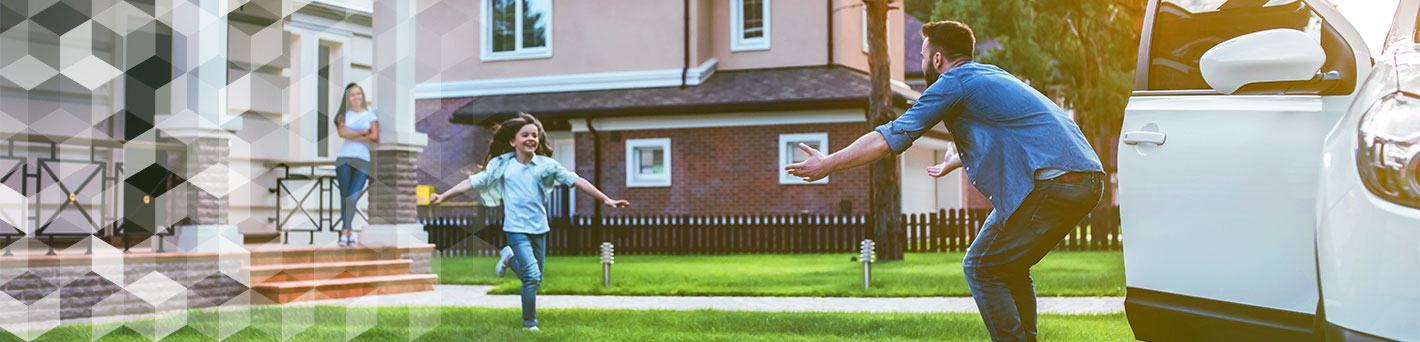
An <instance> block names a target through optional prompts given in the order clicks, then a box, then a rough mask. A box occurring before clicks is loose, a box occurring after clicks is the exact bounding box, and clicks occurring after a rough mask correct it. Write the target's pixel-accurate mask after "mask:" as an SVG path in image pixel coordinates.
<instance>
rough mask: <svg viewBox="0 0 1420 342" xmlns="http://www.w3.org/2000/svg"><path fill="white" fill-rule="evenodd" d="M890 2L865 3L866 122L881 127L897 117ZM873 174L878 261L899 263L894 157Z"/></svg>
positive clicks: (899, 226) (900, 231) (899, 197)
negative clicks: (869, 83) (868, 81)
mask: <svg viewBox="0 0 1420 342" xmlns="http://www.w3.org/2000/svg"><path fill="white" fill-rule="evenodd" d="M889 1H890V0H864V1H863V3H864V4H865V5H867V6H868V69H869V73H868V74H869V76H870V77H871V79H872V91H871V93H870V94H869V95H868V113H867V114H868V123H870V124H871V125H873V126H878V125H882V124H884V123H887V122H888V121H892V119H893V118H894V117H895V116H896V113H895V112H894V110H893V107H892V88H891V86H890V83H889V81H890V80H891V79H892V71H891V70H892V69H891V68H890V67H889V66H890V63H891V62H890V61H889V58H888V51H887V11H888V2H889ZM869 171H870V173H871V175H872V182H871V186H872V189H873V190H872V191H873V196H872V204H873V231H874V233H875V235H876V242H877V256H878V260H880V261H893V260H902V253H903V247H904V245H906V242H907V241H906V236H905V234H903V226H902V194H901V193H900V191H901V189H902V186H901V184H900V180H899V179H898V175H899V172H898V164H897V155H896V154H892V155H889V156H888V157H885V158H881V159H878V160H877V161H874V162H873V164H872V165H871V166H870V167H869Z"/></svg>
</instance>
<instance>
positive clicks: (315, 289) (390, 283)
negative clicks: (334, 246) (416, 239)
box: [253, 274, 439, 303]
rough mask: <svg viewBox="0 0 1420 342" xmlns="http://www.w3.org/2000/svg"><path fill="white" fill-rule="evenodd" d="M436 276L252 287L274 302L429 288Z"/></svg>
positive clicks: (356, 279)
mask: <svg viewBox="0 0 1420 342" xmlns="http://www.w3.org/2000/svg"><path fill="white" fill-rule="evenodd" d="M438 277H439V276H437V275H433V274H400V275H386V276H371V277H354V278H336V279H325V280H302V281H281V282H263V283H260V284H257V285H256V286H255V287H253V288H254V289H255V290H256V292H257V293H260V294H262V295H263V296H265V297H266V298H269V299H271V300H273V301H275V302H277V303H290V302H297V301H310V300H322V299H335V298H349V297H359V296H364V295H370V294H395V293H406V292H419V291H432V290H434V281H435V279H437V278H438ZM376 290H378V291H379V293H374V292H376Z"/></svg>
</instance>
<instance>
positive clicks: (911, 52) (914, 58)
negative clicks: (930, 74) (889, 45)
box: [902, 14, 922, 77]
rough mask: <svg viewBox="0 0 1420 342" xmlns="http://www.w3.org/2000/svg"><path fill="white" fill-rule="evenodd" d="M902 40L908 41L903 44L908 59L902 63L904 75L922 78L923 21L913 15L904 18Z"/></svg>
mask: <svg viewBox="0 0 1420 342" xmlns="http://www.w3.org/2000/svg"><path fill="white" fill-rule="evenodd" d="M902 21H903V24H902V26H903V28H902V29H903V30H905V32H903V33H902V38H903V40H904V41H906V43H905V44H902V48H903V52H904V53H903V55H904V56H906V57H907V58H906V59H905V60H904V61H903V62H902V65H903V66H904V68H902V73H903V74H904V75H907V76H919V77H920V76H922V21H921V20H917V18H916V17H913V16H912V15H911V14H908V15H906V16H905V18H903V20H902Z"/></svg>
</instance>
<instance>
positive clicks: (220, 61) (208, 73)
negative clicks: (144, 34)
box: [157, 0, 243, 253]
mask: <svg viewBox="0 0 1420 342" xmlns="http://www.w3.org/2000/svg"><path fill="white" fill-rule="evenodd" d="M172 6H173V7H172V11H171V12H170V14H169V15H170V16H171V17H170V18H166V19H168V20H170V22H171V23H172V28H173V37H172V42H173V57H172V66H173V76H174V79H173V81H172V82H171V83H169V84H168V86H167V87H168V90H169V91H168V94H169V96H170V98H171V104H172V112H171V113H168V114H166V115H159V116H158V118H157V127H158V129H159V130H160V131H162V132H163V133H165V134H167V135H168V136H171V137H173V138H176V139H178V140H179V141H181V142H182V143H183V144H184V145H185V146H186V147H187V150H186V151H185V153H184V154H182V157H180V158H176V159H175V160H170V162H171V163H173V164H174V165H170V167H172V168H174V169H175V171H177V172H178V173H179V174H180V175H181V176H182V177H183V178H185V179H186V180H187V183H186V191H187V194H188V195H187V198H186V200H187V203H182V204H184V205H180V206H179V207H182V206H185V207H186V208H185V209H186V210H184V211H183V212H185V213H186V214H187V217H188V218H190V219H192V224H190V225H186V226H179V227H176V230H177V240H178V241H177V242H178V243H177V245H178V251H180V252H204V253H206V252H236V251H242V250H243V248H242V236H241V234H240V233H238V232H237V228H236V226H234V225H231V224H229V222H228V220H227V211H228V210H229V209H230V204H229V203H228V201H227V195H228V194H229V193H230V192H231V190H232V186H231V184H229V182H230V177H229V176H228V175H229V173H230V170H229V168H228V166H227V161H228V159H229V158H230V145H229V141H230V140H231V139H233V138H234V137H233V136H232V135H231V134H230V133H228V132H227V128H237V127H236V126H237V125H235V124H237V123H239V122H233V120H234V119H233V118H232V117H231V116H230V115H228V113H227V110H228V109H227V14H228V13H230V8H229V7H228V1H227V0H177V1H174V2H173V3H172ZM179 200H181V199H179Z"/></svg>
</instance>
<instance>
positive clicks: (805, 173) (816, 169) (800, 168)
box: [784, 143, 833, 182]
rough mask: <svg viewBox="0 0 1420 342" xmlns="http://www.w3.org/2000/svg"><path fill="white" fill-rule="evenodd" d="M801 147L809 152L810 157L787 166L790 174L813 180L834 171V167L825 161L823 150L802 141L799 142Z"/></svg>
mask: <svg viewBox="0 0 1420 342" xmlns="http://www.w3.org/2000/svg"><path fill="white" fill-rule="evenodd" d="M799 149H800V150H803V151H804V153H808V154H809V159H805V160H804V161H802V162H798V163H793V164H789V166H785V167H784V170H786V171H789V174H791V175H794V176H795V177H803V178H804V181H805V182H812V181H816V180H820V179H823V177H828V174H829V173H832V172H833V170H832V167H831V166H830V165H828V163H827V162H825V161H824V155H823V152H819V151H818V150H815V149H813V148H810V147H809V145H805V144H802V143H800V144H799Z"/></svg>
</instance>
